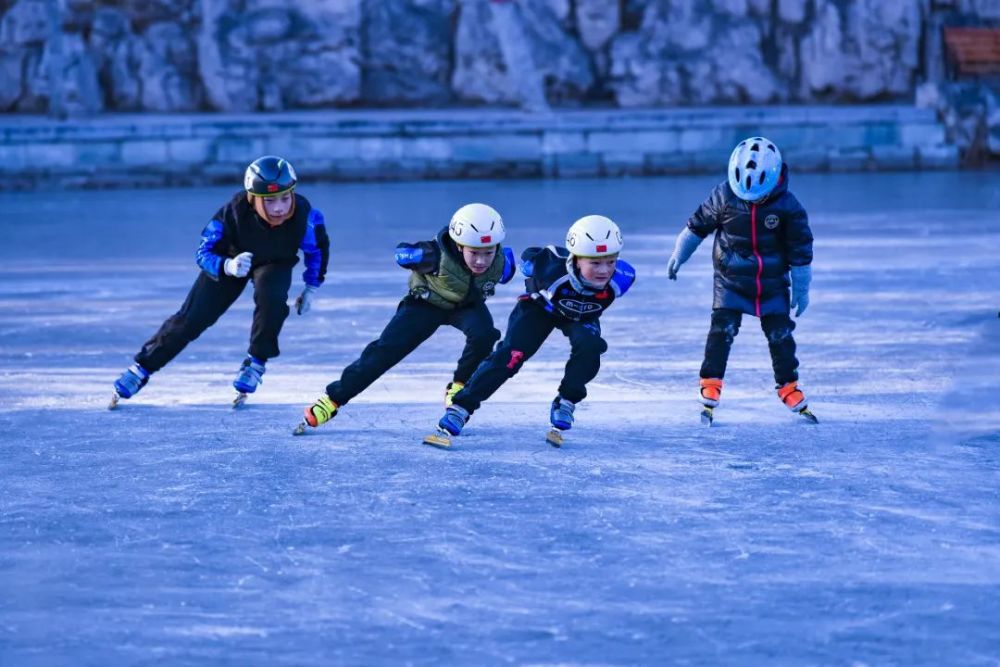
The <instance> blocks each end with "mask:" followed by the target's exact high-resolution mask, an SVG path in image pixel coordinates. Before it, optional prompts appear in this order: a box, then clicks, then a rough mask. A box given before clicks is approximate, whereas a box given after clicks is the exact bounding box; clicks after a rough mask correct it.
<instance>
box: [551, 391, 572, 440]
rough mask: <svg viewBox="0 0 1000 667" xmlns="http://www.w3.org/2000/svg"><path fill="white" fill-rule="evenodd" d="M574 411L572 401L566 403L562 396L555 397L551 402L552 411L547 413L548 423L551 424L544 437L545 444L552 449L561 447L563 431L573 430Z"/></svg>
mask: <svg viewBox="0 0 1000 667" xmlns="http://www.w3.org/2000/svg"><path fill="white" fill-rule="evenodd" d="M575 410H576V404H575V403H573V402H572V401H567V400H566V399H565V398H563V397H562V396H556V397H555V399H554V400H553V401H552V409H551V410H550V412H549V421H550V422H552V428H551V429H550V430H549V432H548V434H547V435H546V436H545V441H546V442H548V443H549V444H550V445H552V446H553V447H562V445H563V442H564V438H563V431H568V430H570V429H571V428H573V412H574V411H575Z"/></svg>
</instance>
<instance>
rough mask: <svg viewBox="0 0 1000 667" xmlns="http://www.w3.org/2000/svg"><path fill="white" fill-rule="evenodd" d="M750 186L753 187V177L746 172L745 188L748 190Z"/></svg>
mask: <svg viewBox="0 0 1000 667" xmlns="http://www.w3.org/2000/svg"><path fill="white" fill-rule="evenodd" d="M752 187H753V178H751V177H750V174H747V190H749V189H750V188H752Z"/></svg>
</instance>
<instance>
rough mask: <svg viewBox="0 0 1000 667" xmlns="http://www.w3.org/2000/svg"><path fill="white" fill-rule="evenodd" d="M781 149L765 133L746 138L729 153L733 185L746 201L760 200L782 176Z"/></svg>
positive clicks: (734, 190)
mask: <svg viewBox="0 0 1000 667" xmlns="http://www.w3.org/2000/svg"><path fill="white" fill-rule="evenodd" d="M781 165H782V161H781V152H780V151H779V150H778V147H777V146H775V145H774V142H772V141H770V140H768V139H765V138H764V137H750V138H749V139H744V140H743V141H741V142H740V143H739V144H737V146H736V148H734V149H733V154H732V155H730V156H729V187H730V188H732V189H733V192H734V193H735V194H736V196H737V197H739V198H740V199H742V200H744V201H751V202H754V201H760V200H761V199H763V198H764V197H766V196H768V195H769V194H771V191H772V190H774V188H775V187H776V186H777V185H778V180H779V179H780V178H781Z"/></svg>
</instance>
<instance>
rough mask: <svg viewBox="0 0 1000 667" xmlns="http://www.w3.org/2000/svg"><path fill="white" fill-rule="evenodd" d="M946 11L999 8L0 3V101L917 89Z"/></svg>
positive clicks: (582, 99)
mask: <svg viewBox="0 0 1000 667" xmlns="http://www.w3.org/2000/svg"><path fill="white" fill-rule="evenodd" d="M946 22H952V23H953V22H964V23H972V24H976V23H985V24H1000V0H891V1H889V0H282V1H280V2H279V1H277V0H0V111H6V112H26V113H34V112H42V111H46V110H49V108H50V97H51V98H52V102H53V104H52V106H53V107H55V108H57V109H60V110H63V111H64V112H66V113H70V114H72V113H78V112H98V111H116V112H125V111H156V112H175V111H227V112H244V111H276V110H285V109H308V108H333V107H344V106H411V107H412V106H419V107H441V106H468V105H478V104H482V105H501V106H521V107H524V108H529V109H535V108H546V107H548V106H550V105H556V106H575V105H592V106H618V107H667V106H684V105H702V104H748V103H752V104H757V103H814V102H822V103H853V102H868V101H889V100H893V101H901V100H902V101H908V100H912V99H913V95H914V90H915V88H916V86H917V85H918V84H919V83H921V82H922V81H926V80H933V79H934V78H935V76H937V75H938V72H939V70H940V63H939V61H940V59H941V57H940V46H939V41H940V26H941V25H942V24H944V23H946ZM53 82H55V85H53Z"/></svg>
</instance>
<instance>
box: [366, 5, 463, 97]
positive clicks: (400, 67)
mask: <svg viewBox="0 0 1000 667" xmlns="http://www.w3.org/2000/svg"><path fill="white" fill-rule="evenodd" d="M455 7H456V0H364V5H363V8H364V23H363V28H362V29H363V35H364V39H363V40H362V43H363V49H362V62H363V71H362V86H361V90H362V93H361V94H362V97H363V99H364V100H365V102H367V103H373V104H385V105H413V104H442V103H445V102H448V101H449V100H450V99H451V89H450V87H449V80H450V78H451V41H452V36H451V22H452V17H453V15H454V12H455Z"/></svg>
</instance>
